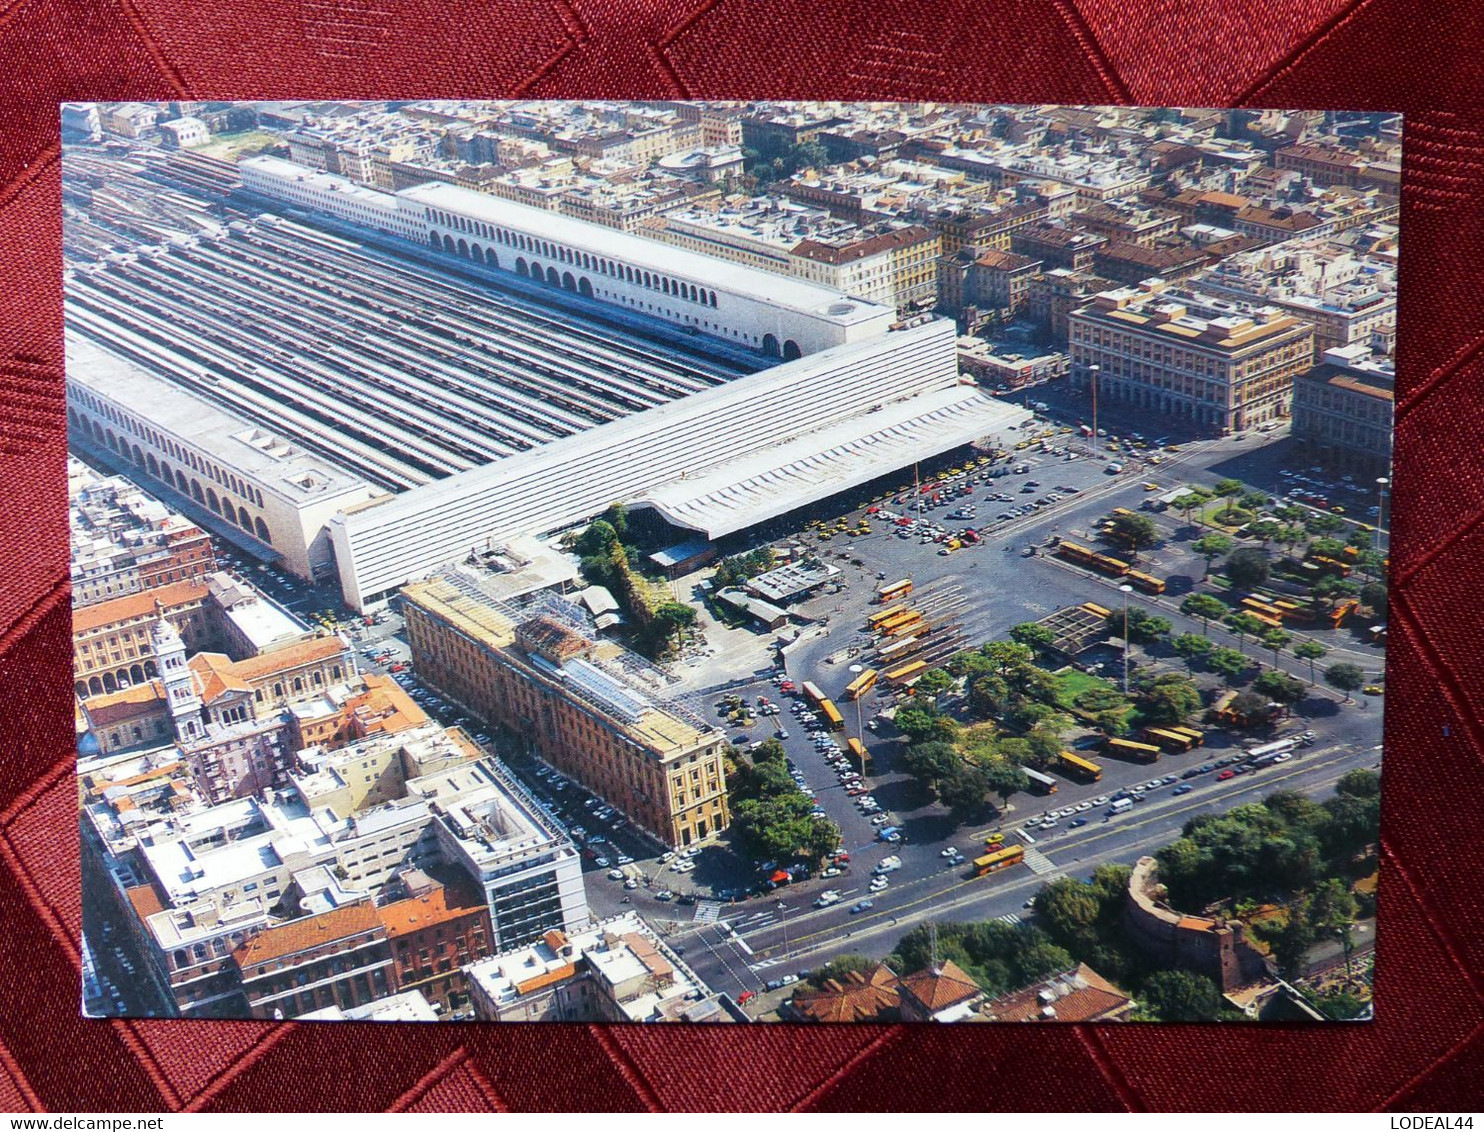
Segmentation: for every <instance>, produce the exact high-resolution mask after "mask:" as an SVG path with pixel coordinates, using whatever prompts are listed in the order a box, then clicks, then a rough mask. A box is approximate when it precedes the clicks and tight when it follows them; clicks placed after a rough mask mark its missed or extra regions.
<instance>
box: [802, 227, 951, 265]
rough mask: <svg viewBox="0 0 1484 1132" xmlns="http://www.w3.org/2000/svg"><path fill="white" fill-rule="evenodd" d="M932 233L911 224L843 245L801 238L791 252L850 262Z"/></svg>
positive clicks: (805, 256) (819, 259)
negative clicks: (910, 225)
mask: <svg viewBox="0 0 1484 1132" xmlns="http://www.w3.org/2000/svg"><path fill="white" fill-rule="evenodd" d="M932 235H933V234H932V232H930V231H929V230H928V229H926V228H923V227H919V226H913V227H910V228H894V229H892V230H891V231H889V232H881V233H879V234H877V235H875V236H869V237H867V238H866V239H864V240H856V241H855V242H854V243H851V244H846V245H845V246H843V247H836V246H835V245H833V244H824V243H820V242H819V241H818V240H803V241H801V242H800V243H798V244H796V245H795V246H794V249H793V254H794V255H796V256H801V257H802V258H804V259H812V260H817V261H818V262H819V263H830V264H839V263H852V262H854V261H855V260H858V259H865V258H866V257H867V256H871V255H876V254H877V253H879V252H886V251H891V250H892V249H893V248H901V247H906V246H908V245H910V244H916V243H921V242H922V241H923V240H927V239H931V238H932Z"/></svg>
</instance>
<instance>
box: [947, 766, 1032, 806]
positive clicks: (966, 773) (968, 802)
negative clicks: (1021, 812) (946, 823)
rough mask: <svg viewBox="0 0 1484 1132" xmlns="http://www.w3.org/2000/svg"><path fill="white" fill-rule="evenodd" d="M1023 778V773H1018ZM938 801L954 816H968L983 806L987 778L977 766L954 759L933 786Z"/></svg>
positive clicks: (986, 791) (986, 789) (987, 783)
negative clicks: (951, 765) (952, 763)
mask: <svg viewBox="0 0 1484 1132" xmlns="http://www.w3.org/2000/svg"><path fill="white" fill-rule="evenodd" d="M1020 773H1021V777H1024V772H1020ZM933 788H934V791H935V792H936V793H937V795H938V800H939V801H940V802H942V803H943V804H944V805H945V806H947V807H948V808H949V810H951V811H952V812H953V813H955V814H970V813H973V812H974V811H975V810H977V809H979V808H980V807H981V806H983V805H984V799H985V796H986V795H987V794H988V793H989V778H988V776H987V775H986V774H985V773H984V771H983V770H982V769H981V768H979V767H977V766H970V765H969V764H968V763H966V762H964V761H963V759H956V760H955V762H954V765H953V767H952V768H951V769H950V770H949V771H948V772H947V773H946V774H944V775H942V776H941V777H940V778H938V780H937V781H936V782H934V784H933Z"/></svg>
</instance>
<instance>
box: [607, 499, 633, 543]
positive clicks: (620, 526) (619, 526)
mask: <svg viewBox="0 0 1484 1132" xmlns="http://www.w3.org/2000/svg"><path fill="white" fill-rule="evenodd" d="M603 519H604V521H606V522H607V523H608V525H609V526H611V527H612V528H613V530H614V533H615V534H617V535H618V537H619V538H623V537H624V536H625V535H627V534H628V533H629V509H628V508H627V507H625V506H624V505H623V504H622V503H610V504H609V505H608V510H606V511H604V512H603Z"/></svg>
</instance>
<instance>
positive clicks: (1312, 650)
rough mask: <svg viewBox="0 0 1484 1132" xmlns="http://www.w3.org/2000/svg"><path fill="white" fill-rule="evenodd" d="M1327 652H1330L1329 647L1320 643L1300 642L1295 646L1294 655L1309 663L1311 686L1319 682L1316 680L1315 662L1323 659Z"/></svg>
mask: <svg viewBox="0 0 1484 1132" xmlns="http://www.w3.org/2000/svg"><path fill="white" fill-rule="evenodd" d="M1327 652H1329V646H1328V645H1322V644H1320V643H1319V642H1318V641H1300V642H1299V643H1298V644H1296V645H1294V646H1293V655H1294V656H1296V657H1298V658H1299V659H1300V660H1307V661H1308V662H1309V683H1310V684H1314V683H1317V682H1318V681H1317V680H1315V678H1314V662H1315V661H1316V660H1320V659H1322V658H1323V657H1324V655H1325V654H1326V653H1327Z"/></svg>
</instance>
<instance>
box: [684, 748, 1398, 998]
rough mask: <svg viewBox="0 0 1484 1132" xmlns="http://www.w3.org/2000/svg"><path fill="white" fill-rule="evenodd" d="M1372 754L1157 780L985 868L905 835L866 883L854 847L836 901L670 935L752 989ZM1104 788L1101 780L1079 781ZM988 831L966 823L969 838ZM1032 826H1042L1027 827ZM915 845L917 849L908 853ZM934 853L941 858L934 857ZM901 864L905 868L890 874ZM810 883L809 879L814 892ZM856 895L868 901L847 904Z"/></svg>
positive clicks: (691, 959)
mask: <svg viewBox="0 0 1484 1132" xmlns="http://www.w3.org/2000/svg"><path fill="white" fill-rule="evenodd" d="M1200 755H1201V752H1200V751H1197V752H1194V753H1193V754H1192V755H1190V756H1184V758H1185V759H1186V760H1188V761H1192V762H1193V761H1194V760H1196V759H1198V758H1199V757H1200ZM1380 757H1381V752H1380V749H1379V746H1377V747H1373V748H1372V749H1369V750H1364V751H1359V750H1356V749H1354V748H1352V747H1347V746H1334V747H1328V748H1324V749H1319V748H1310V749H1309V750H1307V751H1303V752H1300V754H1299V756H1298V757H1297V758H1295V759H1294V760H1293V761H1291V762H1288V763H1280V764H1278V766H1277V767H1276V768H1271V769H1268V770H1265V771H1258V772H1256V773H1254V774H1251V775H1247V776H1244V777H1241V778H1236V779H1231V780H1229V781H1227V782H1216V781H1214V780H1213V779H1212V778H1210V777H1203V778H1199V779H1192V780H1190V781H1191V782H1195V783H1199V785H1197V786H1196V787H1195V789H1194V790H1193V791H1192V792H1191V793H1189V794H1187V795H1184V796H1181V797H1175V796H1171V795H1170V794H1169V788H1168V787H1167V788H1165V790H1164V792H1163V796H1156V797H1155V798H1153V799H1151V800H1150V801H1147V802H1144V803H1142V804H1140V805H1139V806H1136V807H1135V809H1134V810H1132V811H1130V812H1128V813H1126V814H1123V815H1120V816H1118V817H1114V818H1109V819H1106V820H1104V819H1103V818H1102V817H1101V814H1100V811H1093V813H1094V815H1095V820H1093V821H1092V822H1090V823H1089V824H1088V825H1086V826H1084V827H1082V828H1081V829H1077V830H1069V831H1067V832H1065V833H1054V834H1048V835H1047V839H1046V840H1037V841H1036V842H1035V844H1033V845H1027V847H1026V848H1027V858H1028V861H1029V862H1030V864H1029V867H1026V866H1020V867H1017V868H1015V869H1012V870H1006V871H1004V872H1001V873H995V874H991V875H989V876H987V877H973V876H972V875H969V874H967V873H966V869H965V867H964V866H959V867H956V868H938V869H936V870H934V869H932V862H933V860H934V858H932V857H929V858H927V859H926V860H923V859H922V857H923V852H922V851H923V850H926V851H927V852H928V853H934V852H935V851H936V847H935V846H915V847H912V846H908V847H902V848H899V849H897V850H895V851H896V852H897V853H898V854H899V855H900V856H901V857H902V858H903V869H902V870H899V871H898V872H894V873H892V874H890V877H891V883H890V884H889V885H888V887H887V888H886V889H884V890H883V891H881V892H878V893H874V894H871V893H868V891H867V887H868V884H869V876H870V866H869V865H868V864H867V863H866V862H865V859H864V858H865V856H866V854H867V853H868V852H869V851H870V850H871V849H872V848H875V847H873V846H870V845H867V846H862V847H859V848H858V849H856V850H855V854H860V856H858V857H857V860H858V861H859V862H860V863H858V864H857V866H856V868H855V869H853V870H852V871H851V873H850V874H847V876H845V877H841V878H837V879H836V880H834V881H832V882H828V883H833V884H834V885H835V887H836V888H837V890H838V891H839V892H840V895H841V900H840V902H839V903H838V904H834V905H832V906H830V907H827V908H815V907H813V905H812V901H811V902H809V903H803V904H801V900H802V899H805V898H802V897H798V896H793V895H791V894H789V893H788V892H787V890H780V899H779V900H777V901H772V900H765V901H757V902H753V903H750V904H746V905H736V906H733V907H732V908H729V909H728V910H727V911H726V912H725V913H724V914H723V916H722V917H721V919H719V920H718V921H717V922H715V923H701V922H693V923H691V924H689V925H682V926H680V927H678V928H677V929H676V930H674V931H672V932H671V934H670V935H669V942H670V943H671V944H672V945H677V946H679V947H682V948H684V955H685V959H686V962H687V963H688V964H689V965H690V966H691V968H692V969H693V970H695V972H696V973H697V974H698V975H700V976H701V977H702V978H703V979H705V980H706V982H707V983H708V984H709V985H710V986H712V987H714V988H716V989H718V990H724V991H728V992H730V993H731V994H732V995H733V996H734V997H735V996H737V995H740V994H741V993H743V992H744V991H753V992H757V991H760V990H763V989H764V987H765V985H766V984H767V983H768V982H769V981H772V980H776V979H778V978H780V977H781V976H783V975H785V974H794V973H798V972H800V971H805V970H809V969H811V968H814V967H818V966H819V965H821V964H822V963H824V962H825V961H827V960H828V959H829V958H830V957H832V956H835V955H839V954H843V953H858V954H864V955H868V956H872V957H876V958H880V957H882V956H885V955H886V954H887V953H888V952H890V951H891V950H892V948H893V946H894V945H895V943H896V941H897V940H898V939H899V938H900V937H901V935H902V934H904V933H905V932H907V931H908V930H910V928H911V927H912V926H913V925H914V924H917V923H920V922H923V921H924V920H927V919H930V918H931V919H936V920H964V921H967V920H990V919H999V920H1004V921H1006V922H1009V923H1018V922H1021V920H1022V919H1026V918H1029V917H1030V915H1031V913H1030V912H1028V911H1027V910H1026V909H1025V907H1024V906H1025V904H1026V902H1027V901H1029V899H1030V898H1031V897H1033V896H1034V895H1035V893H1036V891H1037V890H1038V889H1039V888H1040V887H1041V886H1042V885H1043V884H1045V883H1046V882H1048V881H1050V880H1053V879H1055V878H1056V877H1059V876H1082V875H1086V874H1090V873H1091V872H1092V870H1093V869H1094V868H1095V867H1096V866H1097V865H1100V864H1105V863H1132V862H1133V861H1135V860H1137V859H1138V858H1139V857H1141V856H1144V855H1146V854H1148V853H1152V852H1154V851H1155V850H1157V849H1158V848H1160V847H1161V846H1164V845H1167V844H1168V843H1169V842H1171V841H1172V840H1174V839H1175V838H1176V837H1178V836H1179V832H1180V829H1181V827H1182V826H1183V825H1184V824H1185V823H1186V822H1187V821H1189V820H1190V819H1191V818H1193V817H1195V816H1196V815H1198V814H1202V813H1210V812H1220V811H1225V810H1228V809H1230V808H1232V807H1233V806H1236V805H1240V804H1242V803H1244V802H1252V801H1257V800H1259V799H1260V798H1262V797H1264V796H1265V795H1267V794H1270V793H1272V792H1274V791H1276V790H1300V791H1302V792H1304V793H1306V794H1310V795H1317V794H1322V793H1325V792H1327V791H1329V790H1331V789H1332V788H1333V786H1334V783H1335V782H1336V780H1338V779H1339V778H1340V777H1341V776H1342V775H1343V774H1345V773H1346V772H1347V771H1350V770H1353V769H1355V768H1356V767H1359V766H1371V765H1374V764H1376V763H1378V762H1379V761H1380ZM1103 788H1104V784H1101V783H1100V784H1097V785H1095V786H1093V787H1089V788H1087V789H1088V790H1093V789H1099V790H1100V789H1103ZM987 832H990V830H984V831H976V833H975V834H974V837H978V836H981V835H982V833H987ZM1033 836H1035V837H1037V838H1040V837H1041V836H1042V835H1041V834H1040V832H1039V831H1037V832H1035V833H1034V834H1033ZM960 840H961V841H962V840H972V838H969V837H966V838H963V839H960ZM1008 840H1010V841H1015V840H1018V836H1017V835H1016V834H1015V833H1010V834H1009V836H1008ZM914 848H915V849H916V850H917V852H916V853H912V852H911V850H912V849H914ZM853 855H854V854H853ZM880 855H882V854H876V856H880ZM909 855H910V856H913V857H916V858H918V860H917V861H915V862H914V863H915V864H916V865H917V866H918V867H917V868H911V866H910V865H909V863H908V857H909ZM936 861H937V863H938V864H939V865H942V859H941V858H936ZM923 865H926V866H927V868H926V869H924V868H922V866H923ZM904 874H905V875H907V876H908V877H909V879H906V880H900V879H898V878H900V877H902V876H903V875H904ZM842 882H843V883H842ZM821 887H822V886H821V885H818V884H813V883H811V885H810V888H811V889H812V890H815V891H817V890H818V889H820V888H821ZM811 895H812V893H811ZM866 898H869V899H871V900H872V901H873V903H874V907H872V908H871V909H869V910H867V911H864V912H859V913H852V912H851V911H850V909H851V907H852V906H853V905H854V904H855V903H856V902H857V901H859V900H862V899H866Z"/></svg>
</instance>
